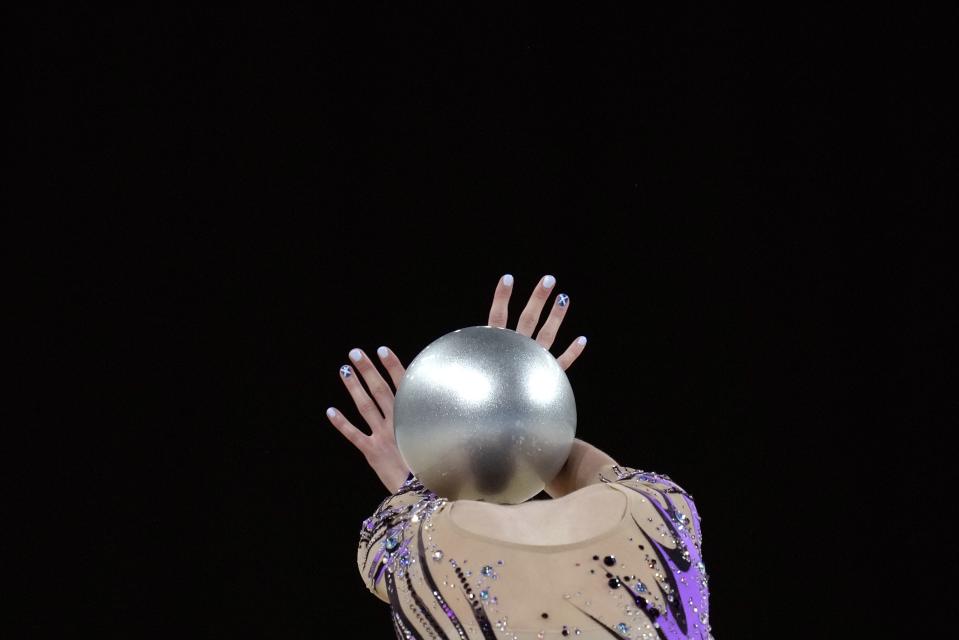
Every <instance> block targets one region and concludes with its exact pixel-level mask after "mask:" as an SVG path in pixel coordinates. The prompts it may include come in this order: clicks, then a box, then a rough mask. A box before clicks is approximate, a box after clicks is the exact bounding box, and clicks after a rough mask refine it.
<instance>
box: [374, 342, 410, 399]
mask: <svg viewBox="0 0 959 640" xmlns="http://www.w3.org/2000/svg"><path fill="white" fill-rule="evenodd" d="M376 355H378V356H379V357H380V362H382V363H383V366H384V367H386V372H387V373H388V374H390V379H391V380H392V381H393V387H394V388H396V389H399V388H400V380H402V379H403V376H405V375H406V369H405V368H404V367H403V363H402V362H400V359H399V358H398V357H397V355H396V354H395V353H393V352H392V351H391V350H389V349H387V348H386V347H380V348H379V349H377V350H376Z"/></svg>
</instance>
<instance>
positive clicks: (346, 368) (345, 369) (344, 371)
mask: <svg viewBox="0 0 959 640" xmlns="http://www.w3.org/2000/svg"><path fill="white" fill-rule="evenodd" d="M340 375H341V376H343V377H344V378H349V377H350V376H351V375H353V370H352V369H351V368H350V365H348V364H344V365H343V366H342V367H340Z"/></svg>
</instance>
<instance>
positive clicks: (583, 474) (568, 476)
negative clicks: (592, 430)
mask: <svg viewBox="0 0 959 640" xmlns="http://www.w3.org/2000/svg"><path fill="white" fill-rule="evenodd" d="M610 464H616V461H615V460H613V458H611V457H610V456H609V455H607V454H606V453H605V452H603V451H602V450H600V449H597V448H596V447H594V446H593V445H591V444H589V443H588V442H586V441H584V440H580V439H579V438H574V439H573V447H572V449H570V451H569V457H568V458H567V459H566V464H565V465H564V466H563V468H562V469H561V470H560V472H559V473H558V474H557V475H556V477H555V478H554V479H553V480H552V481H551V482H550V483H549V484H547V485H546V488H545V491H546V493H547V494H549V496H550V497H552V498H562V497H563V496H565V495H566V494H569V493H572V492H573V491H576V490H577V489H581V488H583V487H585V486H587V485H590V484H593V483H596V482H599V479H598V478H597V476H596V473H597V472H598V471H599V470H600V469H601V468H602V467H604V466H606V465H610Z"/></svg>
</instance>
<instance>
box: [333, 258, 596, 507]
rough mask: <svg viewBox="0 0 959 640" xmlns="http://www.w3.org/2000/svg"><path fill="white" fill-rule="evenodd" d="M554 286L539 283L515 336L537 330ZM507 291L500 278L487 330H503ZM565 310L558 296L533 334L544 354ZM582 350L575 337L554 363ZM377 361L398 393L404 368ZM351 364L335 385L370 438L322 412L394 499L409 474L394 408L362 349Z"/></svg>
mask: <svg viewBox="0 0 959 640" xmlns="http://www.w3.org/2000/svg"><path fill="white" fill-rule="evenodd" d="M555 284H556V279H555V278H554V277H553V276H544V277H543V278H541V279H540V281H539V282H538V283H537V285H536V289H535V290H534V291H533V294H532V295H531V296H530V299H529V302H527V303H526V307H525V308H524V309H523V313H522V314H521V315H520V317H519V323H518V324H517V327H516V329H515V331H516V332H517V333H521V334H523V335H524V336H527V337H530V336H531V335H532V333H533V329H535V328H536V325H537V324H539V316H540V313H541V312H542V310H543V306H544V305H545V303H546V299H547V298H548V297H549V294H550V292H551V291H552V289H553V287H554V286H555ZM512 291H513V277H512V276H511V275H505V276H503V277H502V278H500V280H499V283H498V284H497V286H496V291H495V292H494V294H493V306H492V308H491V309H490V313H489V321H488V324H489V326H491V327H502V328H507V327H506V322H507V320H508V309H507V307H508V306H509V298H510V294H511V293H512ZM567 310H569V296H568V295H566V294H565V293H560V294H559V295H557V296H556V298H555V299H554V301H553V308H552V309H551V311H550V314H549V316H548V317H547V318H546V323H545V324H543V326H542V327H541V328H540V330H539V332H537V334H536V338H535V340H536V342H538V343H539V344H541V345H542V346H543V347H544V348H545V349H549V348H550V347H551V346H552V344H553V340H554V339H555V338H556V331H557V330H558V329H559V325H560V324H561V323H562V322H563V317H564V316H565V315H566V312H567ZM585 346H586V338H585V337H583V336H580V337H579V338H577V339H576V340H574V341H573V343H572V344H571V345H570V346H569V347H568V348H567V349H566V351H564V352H563V354H562V355H561V356H560V357H559V358H557V362H558V363H559V365H560V366H561V367H562V368H563V370H566V369H568V368H569V366H570V365H571V364H573V361H575V360H576V358H578V357H579V354H581V353H582V352H583V348H584V347H585ZM376 355H377V356H378V357H379V359H380V362H381V363H382V364H383V367H384V368H385V369H386V371H387V373H388V374H389V376H390V378H391V379H392V381H393V386H394V387H396V388H399V384H400V380H402V379H403V376H404V375H405V374H406V368H405V367H403V364H402V363H401V362H400V359H399V358H398V357H397V356H396V354H395V353H393V352H392V351H391V350H390V349H387V348H386V347H380V348H379V349H377V350H376ZM350 360H352V361H353V363H354V365H355V367H356V369H354V368H353V367H351V366H350V365H348V364H345V365H343V366H342V367H340V380H342V381H343V384H344V385H346V390H347V391H348V392H349V394H350V396H352V398H353V402H354V403H356V408H357V409H358V410H359V412H360V415H361V416H363V419H364V420H366V423H367V424H368V425H369V426H370V431H371V432H372V433H371V434H370V435H367V434H365V433H363V432H362V431H360V430H359V429H357V428H356V427H355V426H353V424H352V423H351V422H350V421H349V420H347V419H346V417H344V416H343V414H342V413H341V412H339V411H337V410H336V408H335V407H330V408H329V409H327V410H326V416H327V417H328V418H329V419H330V422H332V423H333V426H334V427H336V428H337V430H339V432H340V433H342V434H343V435H344V436H345V437H346V439H347V440H349V441H350V442H352V443H353V445H354V446H355V447H356V448H357V449H359V450H360V452H361V453H362V454H363V456H364V457H365V458H366V462H367V463H368V464H369V465H370V466H371V467H372V468H373V471H375V472H376V475H377V476H378V477H379V479H380V481H381V482H382V483H383V485H384V486H385V487H386V488H387V489H388V490H389V491H390V493H391V494H392V493H396V491H397V490H398V489H399V488H400V487H401V486H402V485H403V482H405V481H406V478H407V476H408V475H409V472H410V470H409V468H408V467H407V466H406V461H404V460H403V456H402V455H400V451H399V448H398V447H397V446H396V436H395V434H394V432H393V402H394V399H395V396H394V395H393V390H392V389H391V388H390V386H389V385H388V384H387V383H386V380H384V379H383V376H381V375H380V372H379V371H378V370H377V368H376V367H375V366H374V365H373V362H372V361H371V360H370V358H369V357H368V356H367V355H366V353H365V352H364V351H363V350H362V349H352V350H350ZM357 370H358V371H359V372H360V375H362V376H363V381H364V382H366V386H367V387H369V389H370V392H372V394H373V397H372V398H370V395H369V394H368V393H367V392H366V389H364V388H363V385H362V384H360V381H359V378H357V377H356V371H357Z"/></svg>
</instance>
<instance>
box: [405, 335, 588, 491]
mask: <svg viewBox="0 0 959 640" xmlns="http://www.w3.org/2000/svg"><path fill="white" fill-rule="evenodd" d="M393 427H394V431H395V433H396V444H397V446H398V447H399V450H400V454H401V455H402V456H403V458H404V459H405V460H406V463H407V464H408V465H409V467H410V469H411V470H412V471H413V473H414V474H416V477H417V478H418V479H419V480H420V482H422V483H423V486H425V487H426V488H427V489H429V490H431V491H433V492H435V493H436V494H437V495H439V496H442V497H446V498H448V499H450V500H463V499H466V500H485V501H488V502H495V503H499V504H518V503H520V502H524V501H526V500H528V499H529V498H532V497H533V496H535V495H536V494H537V493H539V492H540V491H542V490H543V489H544V488H545V486H546V484H547V483H548V482H550V481H551V480H553V478H555V477H556V475H557V474H558V473H559V471H560V469H562V468H563V465H564V464H566V459H567V457H568V456H569V452H570V449H571V448H572V446H573V439H574V438H575V437H576V400H575V398H574V397H573V389H572V387H571V386H570V384H569V380H568V379H567V377H566V373H565V372H564V371H563V368H562V367H560V366H559V363H558V362H557V361H556V358H555V357H554V356H553V354H551V353H550V352H549V350H547V349H544V348H543V347H542V346H541V345H540V344H539V343H538V342H536V341H535V340H533V339H532V338H529V337H527V336H524V335H522V334H520V333H517V332H515V331H513V330H512V329H503V328H500V327H490V326H478V327H467V328H465V329H457V330H456V331H453V332H452V333H448V334H446V335H445V336H442V337H440V338H438V339H436V340H434V341H433V342H432V343H430V344H429V345H428V346H427V347H426V348H425V349H423V350H422V351H421V352H420V353H419V355H417V356H416V358H415V359H414V360H413V362H411V363H410V366H409V367H408V368H407V370H406V375H404V376H403V379H402V380H400V385H399V387H398V388H397V390H396V400H395V403H394V407H393Z"/></svg>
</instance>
